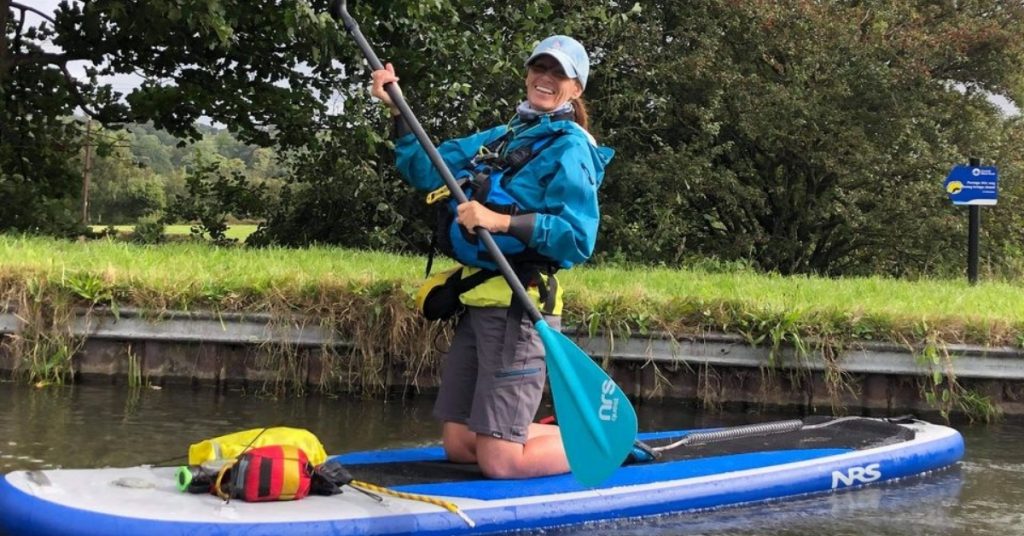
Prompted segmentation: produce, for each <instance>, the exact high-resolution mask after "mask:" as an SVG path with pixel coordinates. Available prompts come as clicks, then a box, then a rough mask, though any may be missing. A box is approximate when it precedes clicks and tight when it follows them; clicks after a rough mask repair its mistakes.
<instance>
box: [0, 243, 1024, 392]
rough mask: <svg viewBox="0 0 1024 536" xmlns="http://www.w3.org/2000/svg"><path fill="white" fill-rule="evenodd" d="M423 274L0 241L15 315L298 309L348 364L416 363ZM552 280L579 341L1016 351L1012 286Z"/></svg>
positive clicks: (209, 252) (751, 276) (586, 274)
mask: <svg viewBox="0 0 1024 536" xmlns="http://www.w3.org/2000/svg"><path fill="white" fill-rule="evenodd" d="M423 267H424V259H423V258H420V257H411V256H400V255H391V254H385V253H375V252H363V251H349V250H343V249H338V248H307V249H301V250H291V249H275V248H270V249H246V248H218V247H212V246H208V245H205V244H196V243H174V244H167V245H160V246H142V245H135V244H129V243H125V242H121V241H109V240H107V241H92V242H66V241H58V240H51V239H45V238H26V237H14V236H0V296H3V297H4V298H5V299H6V301H8V302H12V303H15V304H21V306H22V307H32V304H40V303H45V304H50V307H51V308H53V309H54V310H57V309H60V307H65V308H66V307H70V306H72V305H79V306H80V305H90V304H111V303H116V304H118V305H121V306H124V305H135V306H140V307H143V308H147V309H149V310H152V311H154V312H159V311H161V310H174V309H186V310H194V309H198V308H213V309H217V310H222V311H254V310H255V311H267V312H274V313H281V316H282V317H287V316H288V315H289V314H291V313H301V314H303V315H313V316H314V317H315V318H318V319H319V321H320V322H321V323H325V324H329V325H332V326H335V327H337V328H338V331H339V333H341V334H342V336H346V337H353V338H354V339H356V340H357V341H361V342H360V348H361V350H360V352H361V355H362V358H363V359H366V360H371V361H372V360H375V359H379V358H380V355H378V354H389V353H390V354H399V355H410V356H418V357H417V359H430V357H429V356H430V355H431V354H432V350H431V349H430V344H429V343H428V342H427V341H428V338H429V337H431V336H432V334H434V331H432V330H435V329H436V327H434V326H429V325H427V324H426V323H425V322H422V321H420V320H419V318H418V317H417V316H416V315H415V313H413V311H412V310H411V305H412V298H411V295H412V294H413V293H414V292H415V289H416V287H417V286H418V284H419V282H420V280H421V279H422V273H423ZM443 267H444V266H440V267H437V268H435V269H442V268H443ZM559 279H560V281H561V284H562V286H563V288H565V289H566V297H567V312H566V316H567V319H566V320H567V321H568V323H571V324H574V325H578V326H584V327H586V328H588V329H590V330H591V331H604V332H611V333H617V334H622V333H637V332H640V333H644V332H648V331H654V330H657V331H666V332H670V333H674V334H692V333H699V332H706V331H717V332H725V333H734V334H739V335H742V336H744V337H746V338H747V340H749V341H750V342H751V343H752V344H761V345H769V346H771V347H772V348H779V347H781V346H783V345H789V346H796V347H798V348H805V349H807V350H808V351H810V350H815V349H819V350H820V349H821V348H822V347H823V345H824V346H827V347H829V348H833V349H841V348H842V347H843V346H844V345H847V344H849V343H850V342H852V341H856V340H874V341H891V342H896V343H899V344H907V345H926V346H927V347H929V348H932V349H933V352H932V353H931V354H928V355H925V356H924V357H923V359H925V360H928V361H933V362H934V364H935V365H936V366H941V364H942V363H941V359H942V357H941V356H942V355H943V352H942V351H941V348H942V347H944V346H945V345H946V344H949V343H960V342H967V343H974V344H986V345H993V346H1014V347H1018V348H1020V347H1024V284H1021V283H1007V282H1000V283H981V284H979V285H977V286H973V287H972V286H969V285H968V284H967V283H966V282H964V281H960V280H957V281H952V280H947V281H943V280H921V281H899V280H892V279H885V278H845V279H827V278H817V277H781V276H776V275H765V274H759V273H754V272H751V271H733V272H727V273H717V272H709V271H703V270H697V269H678V270H672V269H666V268H615V267H597V268H579V269H574V270H571V271H567V272H564V273H563V274H560V276H559ZM58 305H59V307H58ZM50 316H53V315H52V314H51V315H50ZM44 317H45V315H43V316H41V317H40V321H43V320H45V318H44ZM51 323H52V322H51ZM808 341H815V342H814V343H813V344H814V345H817V347H816V348H812V347H810V346H809V344H810V343H808ZM934 349H938V350H934ZM378 364H379V363H378ZM373 381H376V380H373ZM938 383H940V379H939V378H936V384H938Z"/></svg>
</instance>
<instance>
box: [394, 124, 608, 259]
mask: <svg viewBox="0 0 1024 536" xmlns="http://www.w3.org/2000/svg"><path fill="white" fill-rule="evenodd" d="M508 128H509V127H508V126H506V125H501V126H497V127H494V128H491V129H488V130H485V131H482V132H478V133H476V134H473V135H470V136H467V137H465V138H457V139H453V140H448V141H446V142H444V143H442V144H441V145H440V146H438V151H439V152H440V153H441V157H442V158H443V159H444V161H445V163H446V164H447V165H448V169H449V170H451V172H452V173H453V174H456V175H457V174H458V172H459V170H461V169H463V168H465V167H466V166H467V165H469V163H470V160H472V158H473V157H474V156H475V155H476V154H477V151H478V150H479V149H480V147H481V146H483V145H486V144H487V143H490V142H491V141H494V140H495V139H497V138H498V137H500V136H502V135H503V134H505V132H506V131H507V130H508ZM516 130H517V132H518V133H517V134H516V136H515V137H514V138H513V139H512V140H511V142H510V143H509V144H508V148H507V150H509V151H513V150H515V149H517V148H518V147H521V146H527V145H530V146H532V144H533V143H535V142H537V141H538V140H539V139H542V138H544V139H546V138H547V137H549V136H552V135H554V134H555V133H558V132H561V133H562V134H561V135H560V136H559V137H558V138H557V139H556V140H555V142H554V143H552V144H551V145H550V146H548V147H546V148H545V149H544V150H542V151H541V152H540V153H539V154H537V155H536V156H535V157H534V158H533V159H532V160H530V161H529V163H527V164H526V165H525V166H523V168H522V169H520V170H519V172H518V173H516V175H515V177H514V178H513V179H512V180H511V181H510V182H509V183H508V185H507V186H506V187H505V189H506V190H507V191H508V193H509V194H510V195H511V196H512V197H514V198H515V199H516V201H518V204H519V206H520V208H521V210H520V214H524V213H525V214H530V213H533V216H532V217H530V219H531V220H532V231H527V232H528V233H529V242H528V243H527V246H529V247H530V248H532V249H533V250H535V251H536V252H537V253H540V254H542V255H544V256H546V257H548V258H551V259H553V260H556V261H558V262H559V263H560V264H561V265H562V267H563V268H568V267H570V266H573V265H575V264H579V263H581V262H583V261H585V260H587V259H588V258H590V255H591V254H593V252H594V245H595V243H596V242H597V227H598V223H599V222H600V219H601V214H600V210H599V208H598V205H597V189H598V187H599V186H600V185H601V181H602V180H604V169H605V166H607V165H608V162H609V161H611V159H612V156H613V155H614V154H615V151H613V150H612V149H611V148H608V147H601V146H598V145H597V143H596V142H595V141H594V139H593V138H592V137H591V136H590V134H588V133H587V132H586V131H585V130H583V128H582V127H580V126H579V125H577V124H576V123H575V122H573V121H568V120H557V121H552V120H550V118H549V117H548V116H542V117H541V118H540V119H538V120H537V121H536V122H535V123H534V124H531V125H527V126H525V128H524V127H517V128H516ZM395 144H396V147H395V153H396V156H397V165H398V170H399V172H400V173H401V174H402V176H403V177H404V178H405V180H406V182H408V183H409V184H410V185H411V186H413V187H414V188H417V189H419V190H424V191H431V190H435V189H437V188H439V187H441V186H442V185H443V184H444V180H443V179H442V178H441V175H440V174H439V173H438V172H437V170H436V169H434V166H433V164H432V163H431V162H430V158H429V157H428V156H427V153H426V151H425V150H423V148H422V147H421V146H420V144H419V142H418V141H417V140H416V136H415V135H413V134H411V133H409V134H405V135H404V136H402V137H400V138H398V140H397V141H396V142H395Z"/></svg>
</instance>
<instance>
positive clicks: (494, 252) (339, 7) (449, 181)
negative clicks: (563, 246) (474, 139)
mask: <svg viewBox="0 0 1024 536" xmlns="http://www.w3.org/2000/svg"><path fill="white" fill-rule="evenodd" d="M331 15H332V16H333V17H334V18H335V19H338V18H341V20H342V22H343V23H344V25H345V30H346V31H348V33H349V35H351V36H352V38H353V39H355V41H356V44H358V45H359V48H360V49H361V50H362V51H363V56H365V57H366V61H367V62H369V64H370V67H372V68H373V69H374V70H375V71H376V70H380V69H383V68H384V64H382V63H381V61H380V58H378V57H377V54H376V53H374V51H373V48H372V47H371V46H370V43H369V42H368V41H367V40H366V37H365V36H363V32H362V31H361V30H360V29H359V24H358V23H357V22H356V21H355V19H353V18H352V15H350V14H349V13H348V10H347V9H346V8H345V2H344V1H343V0H336V1H335V2H334V4H333V5H332V6H331ZM384 90H385V91H387V93H388V96H390V97H391V101H392V103H394V105H395V106H396V107H397V108H398V111H399V112H401V114H402V119H404V120H405V122H406V123H407V124H408V125H409V129H410V130H412V133H413V134H415V135H416V139H417V140H419V142H420V145H422V146H423V149H424V150H425V151H426V152H427V156H428V157H429V158H430V162H431V163H432V164H434V167H435V168H437V172H438V173H440V175H441V178H442V179H444V183H445V185H446V186H447V187H448V190H449V191H451V193H452V195H453V196H454V197H455V199H456V200H457V201H458V202H459V203H460V204H461V203H465V202H467V201H468V199H467V198H466V194H465V192H463V191H462V188H459V185H458V184H457V183H456V182H455V177H454V176H453V175H452V172H451V170H449V169H448V165H447V164H445V162H444V159H443V158H441V153H439V152H437V147H435V146H434V142H432V141H431V140H430V137H429V136H427V133H426V131H424V130H423V126H422V125H420V122H419V120H417V119H416V114H414V113H413V111H412V108H410V107H409V104H408V103H407V102H406V101H405V98H404V97H402V92H401V91H399V89H398V86H397V85H395V83H393V82H391V83H387V84H385V85H384ZM473 230H474V232H476V234H477V237H479V238H480V240H482V241H483V243H484V247H486V248H487V251H488V253H490V254H491V257H492V258H493V259H494V263H495V264H497V265H498V270H499V271H500V272H501V275H502V276H504V278H505V281H507V282H508V285H509V287H511V288H512V292H513V294H515V296H516V298H517V299H518V300H519V301H520V302H522V304H523V306H524V307H525V308H526V313H527V314H528V315H529V316H530V319H531V320H532V321H533V322H534V323H536V322H539V321H541V320H543V318H544V317H543V316H541V314H540V310H539V309H537V305H536V304H535V303H533V300H531V299H530V295H529V294H528V293H527V292H526V288H525V287H524V286H523V283H522V282H521V281H520V280H519V277H518V276H516V273H515V270H513V269H512V265H510V264H509V262H508V259H506V258H505V255H504V254H503V253H502V252H501V249H499V248H498V244H497V243H495V241H494V238H493V237H492V236H491V232H490V231H488V230H487V229H485V228H483V227H480V226H477V227H475V228H474V229H473Z"/></svg>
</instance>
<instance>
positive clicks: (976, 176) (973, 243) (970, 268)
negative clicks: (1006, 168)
mask: <svg viewBox="0 0 1024 536" xmlns="http://www.w3.org/2000/svg"><path fill="white" fill-rule="evenodd" d="M943 186H944V187H945V189H946V193H947V194H949V200H950V201H952V202H953V204H954V205H967V206H968V210H969V215H968V218H969V220H968V228H967V280H968V281H970V283H971V284H972V285H973V284H975V283H977V282H978V242H979V235H980V234H981V206H982V205H995V204H996V200H997V199H998V198H999V171H998V170H997V169H996V168H995V166H982V165H981V161H980V160H979V159H977V158H971V159H970V165H967V166H963V165H958V166H954V167H953V169H952V170H951V171H950V172H949V175H947V176H946V181H945V183H944V184H943Z"/></svg>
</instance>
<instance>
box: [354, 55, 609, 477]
mask: <svg viewBox="0 0 1024 536" xmlns="http://www.w3.org/2000/svg"><path fill="white" fill-rule="evenodd" d="M526 67H527V70H526V100H524V101H523V102H522V103H520V104H519V106H518V107H517V108H516V110H515V113H514V116H513V117H512V119H511V121H509V123H508V124H506V125H499V126H495V127H493V128H490V129H488V130H484V131H482V132H478V133H476V134H472V135H469V136H467V137H464V138H458V139H453V140H448V141H446V142H445V143H443V144H441V145H440V146H439V147H438V150H439V152H440V154H441V156H442V158H443V159H444V161H445V163H446V164H447V166H448V168H449V169H451V170H453V172H454V171H456V170H461V171H460V172H459V173H458V174H457V178H464V179H466V181H465V182H463V183H462V186H463V188H465V191H466V193H467V197H468V198H469V199H470V200H469V201H468V202H466V203H461V204H456V203H455V202H454V201H451V200H446V201H445V203H447V204H448V205H449V206H450V209H449V212H450V218H448V219H447V220H445V219H444V218H443V217H442V218H441V219H440V223H439V230H438V232H437V235H436V236H437V238H438V242H439V243H440V245H441V247H440V249H441V250H442V251H444V252H445V253H446V254H448V255H450V256H452V257H454V258H455V259H456V260H458V261H459V262H460V263H461V264H462V265H463V266H464V268H463V269H462V270H461V271H459V272H457V273H456V275H455V279H456V280H458V279H459V278H461V279H462V280H464V281H472V284H471V285H465V286H471V287H472V288H468V289H467V288H464V287H459V290H458V294H457V296H458V300H457V302H458V303H461V305H463V306H464V310H463V311H462V314H461V316H460V317H459V320H458V324H457V327H456V329H455V337H454V339H453V341H452V344H451V348H450V349H449V351H448V353H447V355H446V356H445V357H444V360H443V368H442V375H441V387H440V391H439V393H438V397H437V401H436V403H435V406H434V416H435V417H437V418H438V419H439V420H440V421H441V422H442V423H443V432H442V438H443V443H444V449H445V452H446V453H447V455H448V459H449V460H451V461H453V462H458V463H477V464H479V466H480V468H481V470H482V471H483V472H484V474H485V475H487V476H488V477H491V478H527V477H534V476H543V475H551V474H557V473H564V472H567V471H568V470H569V465H568V462H567V460H566V455H565V450H564V448H563V446H562V440H561V438H560V437H559V432H558V427H557V426H555V425H542V424H534V423H533V422H532V421H533V419H534V416H535V414H536V412H537V409H538V407H539V406H540V402H541V397H542V395H543V390H544V383H545V378H546V367H545V361H544V353H545V352H544V346H543V344H542V342H541V340H540V338H539V336H538V335H537V332H536V330H535V328H534V326H533V324H532V323H531V321H530V319H529V318H528V316H527V315H524V314H523V307H522V306H521V305H519V303H518V300H515V299H514V298H513V295H512V291H511V289H510V288H509V286H508V283H507V282H506V281H505V280H504V279H503V278H502V277H500V276H499V274H498V273H497V272H496V271H493V270H494V269H495V266H494V263H493V260H492V259H491V258H489V255H488V254H487V252H486V249H485V248H483V247H481V246H480V245H479V244H478V241H477V240H476V238H475V236H474V235H475V233H474V231H473V229H474V228H475V227H478V226H479V227H483V228H485V229H487V230H488V231H490V232H491V233H492V236H493V237H494V238H495V241H496V242H497V243H498V244H499V247H500V249H501V251H502V253H504V254H505V255H506V257H507V258H508V260H509V261H510V262H511V264H512V265H513V267H514V268H515V271H516V274H517V275H518V276H519V278H520V280H521V281H523V283H524V285H525V286H526V287H527V288H528V289H529V290H530V294H531V296H533V297H534V298H535V299H536V301H537V304H538V307H540V309H541V311H542V312H543V313H545V314H544V317H545V319H546V320H547V322H548V324H550V325H551V326H552V327H554V328H556V329H557V328H559V326H560V321H559V315H560V314H561V289H560V288H559V287H558V285H557V282H556V281H555V279H554V272H555V271H556V270H558V269H565V268H569V267H571V266H574V265H576V264H579V263H581V262H583V261H585V260H587V259H588V258H589V257H590V255H591V254H592V253H593V250H594V243H595V241H596V239H597V228H598V222H599V219H600V216H599V211H598V202H597V189H598V187H599V186H600V184H601V181H602V179H603V178H604V168H605V166H606V165H607V163H608V161H609V160H611V157H612V155H613V151H612V150H611V149H609V148H607V147H600V146H598V145H597V142H596V141H595V140H594V138H593V136H591V135H590V133H589V132H588V127H589V125H588V117H587V109H586V106H585V104H584V102H583V99H582V98H581V95H582V93H583V90H584V88H585V87H586V84H587V75H588V74H589V70H590V60H589V58H588V56H587V53H586V50H585V49H584V48H583V46H582V45H581V44H580V43H579V42H577V41H576V40H575V39H572V38H570V37H566V36H552V37H549V38H547V39H545V40H543V41H541V42H540V44H538V45H537V47H536V48H534V50H533V52H532V54H530V56H529V58H528V59H527V61H526ZM397 80H398V77H397V76H396V75H395V71H394V67H393V66H392V65H391V64H388V65H387V66H386V67H385V68H384V69H380V70H377V71H375V72H374V73H373V90H372V92H373V95H374V96H376V97H377V98H379V99H380V100H381V101H383V102H384V104H386V105H387V106H388V107H389V108H390V110H391V115H392V116H393V117H394V118H395V135H396V138H397V139H396V142H395V145H396V156H397V166H398V169H399V171H400V172H401V174H402V176H403V177H404V178H405V180H406V181H407V182H408V183H409V184H410V185H412V186H413V187H415V188H417V189H420V190H425V191H434V192H435V193H433V194H431V196H429V197H428V199H430V200H431V201H434V200H437V199H436V198H437V197H440V198H444V197H445V194H446V191H445V190H439V189H441V188H444V181H443V179H442V177H441V176H440V175H439V173H438V172H437V169H436V168H435V167H434V166H433V164H432V163H431V161H430V158H429V156H428V154H427V152H426V151H425V150H424V149H423V148H422V146H421V145H420V144H419V143H418V142H417V139H416V137H415V136H414V135H413V134H412V133H411V132H410V130H409V126H408V125H407V124H406V122H405V121H404V120H403V119H402V117H401V114H400V111H399V109H398V107H397V106H396V105H395V104H394V103H393V102H392V100H391V98H390V97H389V95H388V93H387V91H385V89H384V86H385V84H388V83H393V82H397ZM474 274H480V275H478V276H474ZM481 276H483V277H481ZM467 278H470V279H467Z"/></svg>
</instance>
